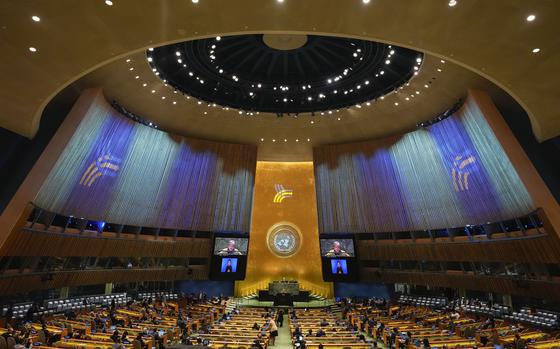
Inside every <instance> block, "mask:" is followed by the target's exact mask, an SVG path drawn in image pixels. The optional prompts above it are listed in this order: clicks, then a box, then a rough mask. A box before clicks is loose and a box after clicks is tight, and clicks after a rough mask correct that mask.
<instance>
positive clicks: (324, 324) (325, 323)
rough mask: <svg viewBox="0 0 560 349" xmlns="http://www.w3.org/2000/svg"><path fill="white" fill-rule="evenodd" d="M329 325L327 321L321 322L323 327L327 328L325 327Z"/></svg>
mask: <svg viewBox="0 0 560 349" xmlns="http://www.w3.org/2000/svg"><path fill="white" fill-rule="evenodd" d="M328 325H329V323H328V322H327V319H323V320H322V321H321V327H325V326H328Z"/></svg>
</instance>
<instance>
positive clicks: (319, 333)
mask: <svg viewBox="0 0 560 349" xmlns="http://www.w3.org/2000/svg"><path fill="white" fill-rule="evenodd" d="M326 335H327V333H326V332H325V331H324V330H323V329H322V328H320V329H319V330H318V331H317V334H316V335H315V337H325V336H326Z"/></svg>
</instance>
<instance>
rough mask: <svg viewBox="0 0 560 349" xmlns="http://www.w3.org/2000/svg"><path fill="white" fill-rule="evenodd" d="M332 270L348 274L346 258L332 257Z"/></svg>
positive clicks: (335, 272) (336, 273)
mask: <svg viewBox="0 0 560 349" xmlns="http://www.w3.org/2000/svg"><path fill="white" fill-rule="evenodd" d="M331 272H332V273H333V274H334V275H347V274H348V265H347V264H346V260H345V259H331Z"/></svg>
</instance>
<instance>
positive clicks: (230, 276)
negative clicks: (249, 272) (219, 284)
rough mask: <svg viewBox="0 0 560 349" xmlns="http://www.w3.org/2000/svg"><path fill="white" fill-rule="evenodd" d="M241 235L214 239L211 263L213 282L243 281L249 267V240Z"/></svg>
mask: <svg viewBox="0 0 560 349" xmlns="http://www.w3.org/2000/svg"><path fill="white" fill-rule="evenodd" d="M246 236H247V235H245V236H239V235H225V234H224V235H222V236H219V235H218V236H216V237H215V238H214V249H213V251H214V253H213V256H212V259H211V262H210V279H211V280H243V279H245V269H246V267H247V251H248V247H249V246H248V245H249V239H248V238H247V237H246Z"/></svg>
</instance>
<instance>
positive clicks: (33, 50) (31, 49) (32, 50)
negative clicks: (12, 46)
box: [29, 46, 37, 52]
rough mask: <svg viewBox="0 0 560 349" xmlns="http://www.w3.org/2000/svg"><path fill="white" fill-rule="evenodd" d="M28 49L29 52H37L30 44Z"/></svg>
mask: <svg viewBox="0 0 560 349" xmlns="http://www.w3.org/2000/svg"><path fill="white" fill-rule="evenodd" d="M29 51H31V52H37V49H36V48H35V47H33V46H31V47H30V48H29Z"/></svg>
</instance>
